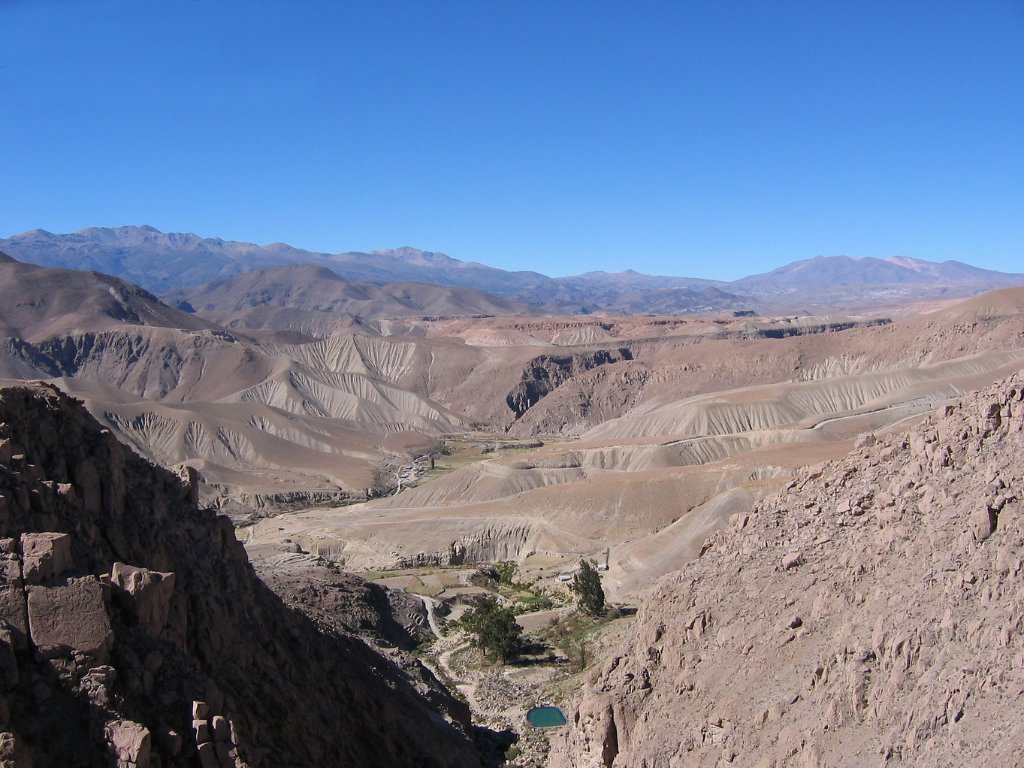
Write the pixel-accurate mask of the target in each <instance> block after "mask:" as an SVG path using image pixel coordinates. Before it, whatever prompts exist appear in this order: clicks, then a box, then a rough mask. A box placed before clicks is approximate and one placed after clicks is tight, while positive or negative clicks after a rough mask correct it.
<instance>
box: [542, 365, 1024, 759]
mask: <svg viewBox="0 0 1024 768" xmlns="http://www.w3.org/2000/svg"><path fill="white" fill-rule="evenodd" d="M1022 487H1024V379H1022V378H1021V377H1019V376H1018V377H1017V378H1015V379H1013V380H1011V381H1009V382H1007V383H1004V384H1002V385H999V386H997V387H995V388H991V389H988V390H986V391H984V392H982V393H979V394H976V395H972V396H969V397H966V398H965V399H964V400H963V401H962V402H961V403H960V404H959V405H957V406H950V407H945V408H943V409H942V411H941V412H939V413H937V414H935V415H934V416H932V417H929V418H928V419H927V420H926V421H925V422H924V423H923V424H922V425H920V426H919V427H917V428H915V429H914V430H913V431H911V432H910V433H909V434H904V433H896V434H891V435H888V436H883V437H878V438H877V439H876V438H875V437H874V436H867V437H865V438H862V439H861V440H860V441H859V442H858V443H857V446H856V448H855V449H854V451H853V452H852V453H851V454H849V455H848V456H847V457H846V458H845V459H843V460H841V461H837V462H834V463H830V464H827V465H823V466H819V467H816V468H814V469H813V470H812V471H810V472H809V473H808V474H806V475H805V476H803V477H802V478H800V479H798V480H794V481H792V482H791V483H790V485H789V487H788V488H787V489H786V491H785V492H783V493H780V494H778V495H775V496H773V497H770V498H769V499H767V500H766V501H764V502H762V503H760V504H758V505H757V506H756V507H755V508H754V510H753V512H752V513H751V514H742V515H736V516H734V517H733V519H732V521H731V525H730V527H729V528H728V529H727V530H724V531H721V532H718V533H716V534H714V535H713V536H712V537H711V538H710V539H709V540H708V541H707V542H706V543H705V545H704V550H703V552H702V555H701V557H700V558H699V559H698V560H696V561H694V562H692V563H690V564H688V565H687V566H686V567H685V568H683V569H682V570H681V571H679V572H678V573H676V574H673V575H671V576H669V577H666V578H665V579H663V580H662V581H661V582H660V583H659V584H658V585H657V587H656V588H655V589H654V590H653V592H652V593H651V594H649V595H648V596H647V598H646V599H645V601H644V604H643V607H642V608H641V611H640V614H639V616H638V621H637V622H636V624H635V625H634V627H633V628H631V630H630V633H629V635H628V638H627V641H626V643H625V645H624V647H623V648H622V650H621V651H620V652H618V653H616V654H614V655H613V656H612V657H611V658H609V659H607V661H606V662H605V663H604V664H603V666H602V667H601V668H600V669H599V670H597V671H596V672H595V674H594V675H593V676H592V678H591V679H590V681H589V682H588V683H587V685H586V687H585V690H584V692H583V693H582V695H581V697H580V698H579V700H578V701H577V702H576V703H575V705H574V706H573V707H572V708H571V709H570V728H569V729H567V730H566V732H565V733H564V734H563V735H562V736H561V737H560V738H559V740H558V743H557V744H556V745H555V747H554V749H553V753H552V759H551V765H553V766H558V767H561V768H565V767H567V766H574V767H575V768H582V767H583V766H595V767H596V766H645V765H646V766H718V765H743V766H839V765H915V766H939V765H942V766H945V765H1020V764H1022V763H1024V725H1022V723H1021V721H1020V717H1019V711H1020V710H1019V704H1018V696H1019V692H1020V691H1021V690H1024V639H1022V633H1021V631H1022V629H1024V593H1022V591H1021V589H1020V580H1021V577H1022V575H1024V491H1022V490H1021V489H1022Z"/></svg>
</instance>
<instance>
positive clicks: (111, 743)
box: [0, 385, 479, 768]
mask: <svg viewBox="0 0 1024 768" xmlns="http://www.w3.org/2000/svg"><path fill="white" fill-rule="evenodd" d="M407 666H408V665H407ZM428 701H429V702H432V703H433V707H432V706H431V705H430V704H428ZM469 727H470V726H469V716H468V710H467V709H466V708H465V706H464V705H461V704H460V703H459V702H457V701H455V700H454V699H452V698H451V697H450V696H449V695H447V692H445V691H444V689H443V688H442V687H441V686H440V685H439V684H438V683H437V681H436V680H434V679H433V678H432V676H430V674H429V673H428V672H426V670H425V669H423V668H422V666H419V665H414V666H412V667H408V668H407V669H406V670H404V671H403V670H402V669H400V668H398V667H397V666H395V665H394V664H392V663H391V662H390V661H388V660H386V659H385V658H383V657H382V656H381V655H379V654H378V653H376V652H375V651H373V650H372V649H371V648H369V647H368V646H367V645H366V644H365V643H364V642H362V641H361V640H359V639H356V638H353V637H351V636H348V635H346V634H344V633H343V632H341V631H340V630H338V629H336V628H332V627H320V628H318V627H317V626H316V625H315V624H314V623H313V621H311V620H310V619H309V618H308V617H307V616H305V615H303V614H302V613H300V612H298V611H295V610H292V609H290V608H288V607H286V606H285V605H284V604H282V602H281V601H280V599H279V598H278V597H277V596H275V595H274V594H273V593H272V592H271V591H270V590H269V589H268V588H267V587H266V586H264V585H263V584H262V582H260V581H259V579H258V578H257V577H256V576H255V574H254V572H253V570H252V568H251V567H250V565H249V563H248V561H247V559H246V556H245V553H244V551H243V549H242V547H241V545H240V544H239V543H238V542H237V540H236V539H235V536H234V532H233V530H232V528H231V525H230V523H229V522H228V521H227V520H226V519H224V518H219V517H217V516H216V515H215V514H213V513H212V512H210V511H208V510H201V509H197V508H196V506H195V504H194V501H193V494H192V489H191V488H190V487H189V485H188V483H187V482H183V481H182V479H181V478H179V477H177V476H175V475H174V474H171V473H169V472H166V471H163V470H160V469H157V468H155V467H154V466H152V465H151V464H149V463H148V462H146V461H144V460H143V459H141V458H139V457H138V456H136V455H135V454H133V453H132V452H131V451H130V450H129V449H127V448H125V447H124V446H122V445H121V444H119V443H118V442H117V441H116V440H114V439H113V438H112V436H111V435H110V434H109V433H108V432H107V430H104V429H101V428H100V426H99V425H98V424H96V422H95V421H93V419H92V418H91V417H90V416H88V414H87V413H86V412H85V411H84V409H82V408H81V407H80V406H79V404H78V403H77V402H75V401H74V400H72V399H71V398H69V397H67V396H65V395H63V394H61V393H59V392H57V391H56V390H54V389H52V388H49V387H46V386H42V385H29V386H18V387H11V388H7V389H3V390H0V765H4V766H7V765H11V766H35V768H40V767H41V766H93V765H117V766H119V767H121V766H123V767H124V768H129V767H130V768H147V767H151V768H157V767H158V766H186V765H188V766H195V765H202V766H204V767H206V766H216V767H219V768H234V767H235V766H243V765H248V766H261V765H262V766H314V765H319V766H328V765H331V766H333V765H350V766H476V765H478V764H479V762H478V759H477V757H476V753H475V750H474V749H473V746H472V743H471V741H470V740H469V739H468V738H467V736H466V732H467V731H468V730H469Z"/></svg>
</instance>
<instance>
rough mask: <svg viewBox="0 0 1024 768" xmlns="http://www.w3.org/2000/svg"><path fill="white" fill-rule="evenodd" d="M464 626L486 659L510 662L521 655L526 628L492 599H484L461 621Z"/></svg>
mask: <svg viewBox="0 0 1024 768" xmlns="http://www.w3.org/2000/svg"><path fill="white" fill-rule="evenodd" d="M462 626H464V627H465V628H466V630H467V631H468V632H469V633H470V634H471V635H473V636H474V638H475V642H476V644H477V647H479V648H480V649H481V650H482V651H483V652H484V656H485V657H486V656H492V655H493V656H494V657H495V658H497V659H498V660H500V661H508V660H509V659H511V658H512V657H514V656H515V655H516V654H517V653H519V649H520V648H521V646H522V634H523V629H522V627H520V626H519V625H518V624H516V617H515V613H514V612H513V610H512V609H511V608H503V607H502V606H500V605H498V601H497V600H495V599H494V598H493V597H485V598H483V599H482V600H480V601H479V602H478V603H477V604H476V607H475V608H473V609H472V610H471V611H469V612H468V613H467V614H466V615H465V616H464V617H463V618H462Z"/></svg>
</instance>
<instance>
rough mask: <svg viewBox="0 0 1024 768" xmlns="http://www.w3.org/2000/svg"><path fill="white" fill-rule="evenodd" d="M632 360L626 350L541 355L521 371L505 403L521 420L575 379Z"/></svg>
mask: <svg viewBox="0 0 1024 768" xmlns="http://www.w3.org/2000/svg"><path fill="white" fill-rule="evenodd" d="M632 359H633V353H632V352H631V351H630V349H629V348H628V347H622V348H620V349H601V350H597V351H595V352H580V353H577V354H568V355H540V356H539V357H536V358H534V359H533V360H531V361H530V362H529V364H528V365H527V366H526V367H525V368H524V369H523V373H522V376H521V377H520V379H519V382H518V383H517V384H516V386H515V387H514V388H513V389H512V391H511V392H509V393H508V395H506V397H505V402H506V403H507V405H508V407H509V409H510V410H511V411H512V413H513V414H514V415H515V418H517V419H518V418H521V417H522V415H523V414H524V413H526V412H527V411H528V410H529V409H530V408H532V407H533V406H534V405H536V404H537V403H538V402H540V400H541V399H542V398H543V397H545V396H547V394H548V393H549V392H552V391H553V390H555V389H557V388H558V387H560V386H561V385H562V384H563V383H564V382H566V381H568V380H569V379H571V378H573V377H574V376H578V375H579V374H581V373H583V372H585V371H589V370H591V369H592V368H597V367H599V366H602V365H608V364H609V363H617V362H619V361H621V360H632Z"/></svg>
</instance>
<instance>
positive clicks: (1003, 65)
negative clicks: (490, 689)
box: [0, 0, 1024, 279]
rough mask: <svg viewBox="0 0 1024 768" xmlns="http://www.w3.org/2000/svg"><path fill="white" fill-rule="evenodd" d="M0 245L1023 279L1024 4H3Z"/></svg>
mask: <svg viewBox="0 0 1024 768" xmlns="http://www.w3.org/2000/svg"><path fill="white" fill-rule="evenodd" d="M0 42H2V45H0V99H2V101H0V103H2V105H3V110H2V117H0V176H2V179H3V182H2V183H0V236H9V235H12V234H15V233H17V232H21V231H24V230H27V229H32V228H35V227H42V228H44V229H48V230H51V231H55V232H68V231H73V230H76V229H80V228H82V227H86V226H118V225H122V224H143V223H145V224H152V225H153V226H155V227H157V228H159V229H162V230H165V231H186V232H189V231H191V232H195V233H197V234H200V235H204V236H220V237H224V238H229V239H237V240H248V241H253V242H259V243H267V242H274V241H283V242H288V243H291V244H293V245H297V246H300V247H304V248H309V249H312V250H323V251H342V250H367V249H372V248H387V247H395V246H399V245H414V246H417V247H420V248H425V249H430V250H438V251H444V252H445V253H447V254H449V255H451V256H453V257H455V258H459V259H465V260H475V261H482V262H484V263H487V264H491V265H493V266H498V267H502V268H506V269H535V270H538V271H541V272H544V273H546V274H550V275H563V274H573V273H577V272H581V271H587V270H591V269H605V270H610V271H611V270H621V269H626V268H633V269H637V270H639V271H643V272H648V273H655V274H676V275H691V276H697V277H714V278H721V279H731V278H735V277H739V276H741V275H744V274H749V273H753V272H761V271H765V270H768V269H771V268H774V267H777V266H781V265H782V264H784V263H787V262H789V261H793V260H796V259H803V258H809V257H812V256H816V255H837V254H846V255H851V256H877V257H887V256H894V255H903V256H913V257H917V258H924V259H929V260H935V261H941V260H945V259H959V260H963V261H967V262H969V263H972V264H976V265H978V266H984V267H989V268H993V269H1002V270H1005V271H1024V0H978V1H977V2H969V1H968V0H962V1H960V2H942V0H929V1H928V2H898V1H893V0H889V1H886V2H881V1H873V0H859V1H858V2H841V1H839V2H821V1H820V0H816V1H815V2H752V1H750V2H728V1H720V2H710V1H708V2H701V1H698V0H693V1H692V2H599V1H593V2H571V1H570V0H564V1H562V2H550V0H548V1H546V2H500V1H498V0H495V1H493V2H490V1H486V2H481V1H480V0H475V1H474V2H437V1H433V0H431V1H427V0H423V1H418V0H409V1H408V2H401V3H390V2H370V3H355V2H346V3H336V2H328V1H327V0H324V1H323V2H314V1H313V0H279V1H278V0H246V2H229V1H228V0H220V1H217V2H215V1H214V0H173V1H172V0H145V2H139V1H138V0H130V1H129V0H125V1H121V0H117V1H115V0H63V1H60V0H0Z"/></svg>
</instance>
